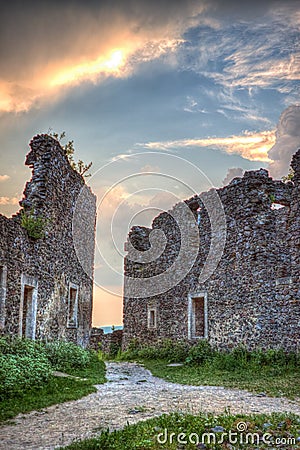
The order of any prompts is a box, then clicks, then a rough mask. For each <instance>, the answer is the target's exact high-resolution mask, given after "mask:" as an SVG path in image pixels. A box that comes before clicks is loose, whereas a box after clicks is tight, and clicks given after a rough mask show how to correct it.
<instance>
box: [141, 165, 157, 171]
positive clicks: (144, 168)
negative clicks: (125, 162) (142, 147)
mask: <svg viewBox="0 0 300 450" xmlns="http://www.w3.org/2000/svg"><path fill="white" fill-rule="evenodd" d="M140 171H141V172H145V173H147V172H154V173H160V172H161V168H160V167H158V166H152V165H151V164H145V165H144V166H143V167H141V169H140Z"/></svg>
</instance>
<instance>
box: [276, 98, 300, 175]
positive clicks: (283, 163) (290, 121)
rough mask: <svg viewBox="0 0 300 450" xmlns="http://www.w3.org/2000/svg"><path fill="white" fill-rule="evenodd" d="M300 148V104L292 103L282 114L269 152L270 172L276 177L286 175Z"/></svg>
mask: <svg viewBox="0 0 300 450" xmlns="http://www.w3.org/2000/svg"><path fill="white" fill-rule="evenodd" d="M299 148H300V106H297V105H291V106H289V107H288V108H287V109H285V110H284V111H283V113H282V114H281V116H280V119H279V123H278V126H277V130H276V142H275V143H274V145H273V146H272V148H271V149H270V150H269V152H268V157H269V159H270V160H271V162H270V163H269V171H270V174H271V175H272V176H273V177H274V178H280V177H282V176H283V175H286V174H287V173H288V170H289V166H290V162H291V158H292V155H293V154H294V153H296V151H297V150H298V149H299Z"/></svg>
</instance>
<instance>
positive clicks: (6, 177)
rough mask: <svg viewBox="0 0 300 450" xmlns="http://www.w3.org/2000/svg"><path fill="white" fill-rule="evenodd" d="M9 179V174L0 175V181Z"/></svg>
mask: <svg viewBox="0 0 300 450" xmlns="http://www.w3.org/2000/svg"><path fill="white" fill-rule="evenodd" d="M9 179H10V176H9V175H0V183H3V182H4V181H7V180H9Z"/></svg>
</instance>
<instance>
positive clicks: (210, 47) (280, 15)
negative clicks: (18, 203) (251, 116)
mask: <svg viewBox="0 0 300 450" xmlns="http://www.w3.org/2000/svg"><path fill="white" fill-rule="evenodd" d="M230 3H231V7H230V5H229V4H227V2H226V5H222V2H219V1H215V2H213V4H212V7H211V9H210V13H211V14H215V18H216V19H218V20H219V23H220V25H219V29H218V30H217V31H216V32H212V30H211V29H207V28H205V27H202V26H201V22H199V25H198V28H197V33H195V32H194V34H193V39H190V40H188V39H187V42H186V45H185V46H183V48H184V51H183V52H181V55H180V57H181V61H180V62H181V65H182V66H183V67H185V68H186V69H187V70H193V71H195V72H197V73H199V74H201V75H203V76H204V77H206V78H208V79H211V80H212V81H213V82H214V83H215V84H216V85H218V86H220V87H223V89H224V92H235V91H237V90H239V89H247V90H250V89H253V88H254V89H256V90H257V89H267V88H272V89H275V90H277V91H278V92H280V93H284V94H288V95H290V96H293V95H295V94H296V93H297V90H298V88H297V83H298V82H299V80H300V49H299V45H298V42H299V24H300V18H299V16H300V14H299V5H297V4H296V2H291V1H289V2H287V3H284V5H283V4H280V3H278V2H275V1H274V2H267V3H268V4H266V5H265V4H264V5H259V4H255V5H253V4H252V3H251V4H250V3H249V5H248V6H249V8H250V9H251V8H252V13H251V11H250V9H249V8H248V9H247V8H244V7H243V6H239V5H238V2H234V1H232V2H230ZM263 3H265V2H263ZM272 3H273V4H272ZM233 5H235V8H233ZM234 9H236V11H235V12H236V13H237V14H235V15H234V17H233V16H232V15H231V16H230V14H229V12H230V10H231V11H233V10H234ZM222 11H223V12H226V14H223V15H222V13H221V12H222Z"/></svg>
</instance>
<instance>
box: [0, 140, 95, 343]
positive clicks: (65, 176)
mask: <svg viewBox="0 0 300 450" xmlns="http://www.w3.org/2000/svg"><path fill="white" fill-rule="evenodd" d="M30 148H31V150H30V152H29V153H28V155H27V157H26V162H25V164H26V165H28V166H29V167H30V168H31V169H32V179H31V181H29V182H28V183H27V184H26V187H25V190H24V198H23V199H22V201H21V202H20V205H21V207H22V210H21V211H22V212H23V214H24V213H25V214H27V215H29V216H31V217H33V218H40V219H42V220H43V222H44V224H45V233H44V236H43V237H42V238H38V239H34V238H32V237H30V236H29V234H28V232H27V230H26V229H25V228H24V227H23V226H22V214H21V211H20V212H18V213H17V214H16V215H15V216H13V217H12V218H7V217H5V216H3V215H0V230H1V231H0V232H1V241H0V331H1V333H2V334H11V335H20V336H25V337H29V338H32V339H35V338H36V339H46V340H51V339H64V340H68V341H73V342H75V343H77V344H79V345H82V346H86V345H87V344H88V341H89V336H90V329H91V319H92V303H93V302H92V301H93V260H94V245H95V220H96V197H95V196H94V194H92V192H91V190H90V189H89V188H88V187H87V186H86V184H85V182H84V179H83V177H82V176H81V175H80V174H79V173H78V172H76V171H75V170H74V169H73V168H72V167H71V165H70V164H69V161H68V158H67V156H66V154H65V151H64V150H63V148H62V147H61V146H60V144H59V142H58V141H57V140H55V139H54V138H52V137H50V136H48V135H38V136H35V137H34V138H33V139H32V141H31V142H30ZM78 198H80V199H81V200H82V201H80V202H78V201H77V200H78ZM74 236H75V241H76V242H75V243H77V246H76V245H75V243H74ZM83 248H84V252H83ZM78 255H79V259H80V261H79V259H78Z"/></svg>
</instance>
